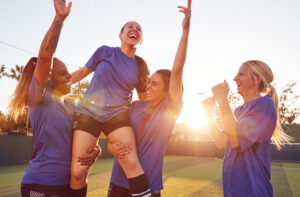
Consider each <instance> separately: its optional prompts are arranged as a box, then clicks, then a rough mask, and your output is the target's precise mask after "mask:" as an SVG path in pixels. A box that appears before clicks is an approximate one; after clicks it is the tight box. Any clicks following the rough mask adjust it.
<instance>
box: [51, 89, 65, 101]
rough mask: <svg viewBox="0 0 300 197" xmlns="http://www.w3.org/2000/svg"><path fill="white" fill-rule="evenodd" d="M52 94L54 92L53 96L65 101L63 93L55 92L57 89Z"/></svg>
mask: <svg viewBox="0 0 300 197" xmlns="http://www.w3.org/2000/svg"><path fill="white" fill-rule="evenodd" d="M52 92H53V95H54V96H55V97H56V98H58V99H60V101H62V102H63V101H64V97H63V96H64V94H62V93H61V92H59V91H57V90H55V89H53V90H52Z"/></svg>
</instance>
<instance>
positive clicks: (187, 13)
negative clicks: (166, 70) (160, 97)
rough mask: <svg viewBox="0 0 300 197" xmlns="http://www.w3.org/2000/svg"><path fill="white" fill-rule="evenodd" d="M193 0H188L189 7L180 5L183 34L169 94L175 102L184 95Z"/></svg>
mask: <svg viewBox="0 0 300 197" xmlns="http://www.w3.org/2000/svg"><path fill="white" fill-rule="evenodd" d="M191 4H192V0H188V5H187V7H183V6H178V8H179V11H180V12H182V13H184V19H183V22H182V34H181V39H180V42H179V46H178V49H177V52H176V56H175V60H174V64H173V67H172V71H171V78H170V88H169V95H170V98H171V101H172V102H173V103H174V104H177V103H179V102H181V99H182V98H181V97H182V74H183V67H184V63H185V59H186V53H187V46H188V37H189V31H190V20H191Z"/></svg>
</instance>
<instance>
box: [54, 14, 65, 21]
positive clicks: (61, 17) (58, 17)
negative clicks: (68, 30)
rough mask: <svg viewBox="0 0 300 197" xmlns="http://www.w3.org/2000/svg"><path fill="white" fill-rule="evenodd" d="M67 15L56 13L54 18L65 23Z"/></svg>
mask: <svg viewBox="0 0 300 197" xmlns="http://www.w3.org/2000/svg"><path fill="white" fill-rule="evenodd" d="M66 18H67V17H66V16H63V15H59V14H56V15H55V18H54V20H55V21H57V22H61V23H63V22H64V21H65V19H66Z"/></svg>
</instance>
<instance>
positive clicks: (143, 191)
mask: <svg viewBox="0 0 300 197" xmlns="http://www.w3.org/2000/svg"><path fill="white" fill-rule="evenodd" d="M128 183H129V187H130V191H131V195H132V196H134V197H150V196H151V191H150V187H149V182H148V179H147V176H146V174H142V175H139V176H137V177H134V178H130V179H128Z"/></svg>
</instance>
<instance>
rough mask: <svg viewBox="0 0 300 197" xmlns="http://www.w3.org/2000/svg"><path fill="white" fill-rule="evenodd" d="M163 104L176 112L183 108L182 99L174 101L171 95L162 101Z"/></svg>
mask: <svg viewBox="0 0 300 197" xmlns="http://www.w3.org/2000/svg"><path fill="white" fill-rule="evenodd" d="M161 106H164V108H165V109H166V110H169V111H171V112H172V113H174V114H179V113H180V112H181V110H182V101H181V102H178V103H174V102H172V100H171V98H170V96H168V97H167V98H166V99H165V100H164V101H162V103H161Z"/></svg>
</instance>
